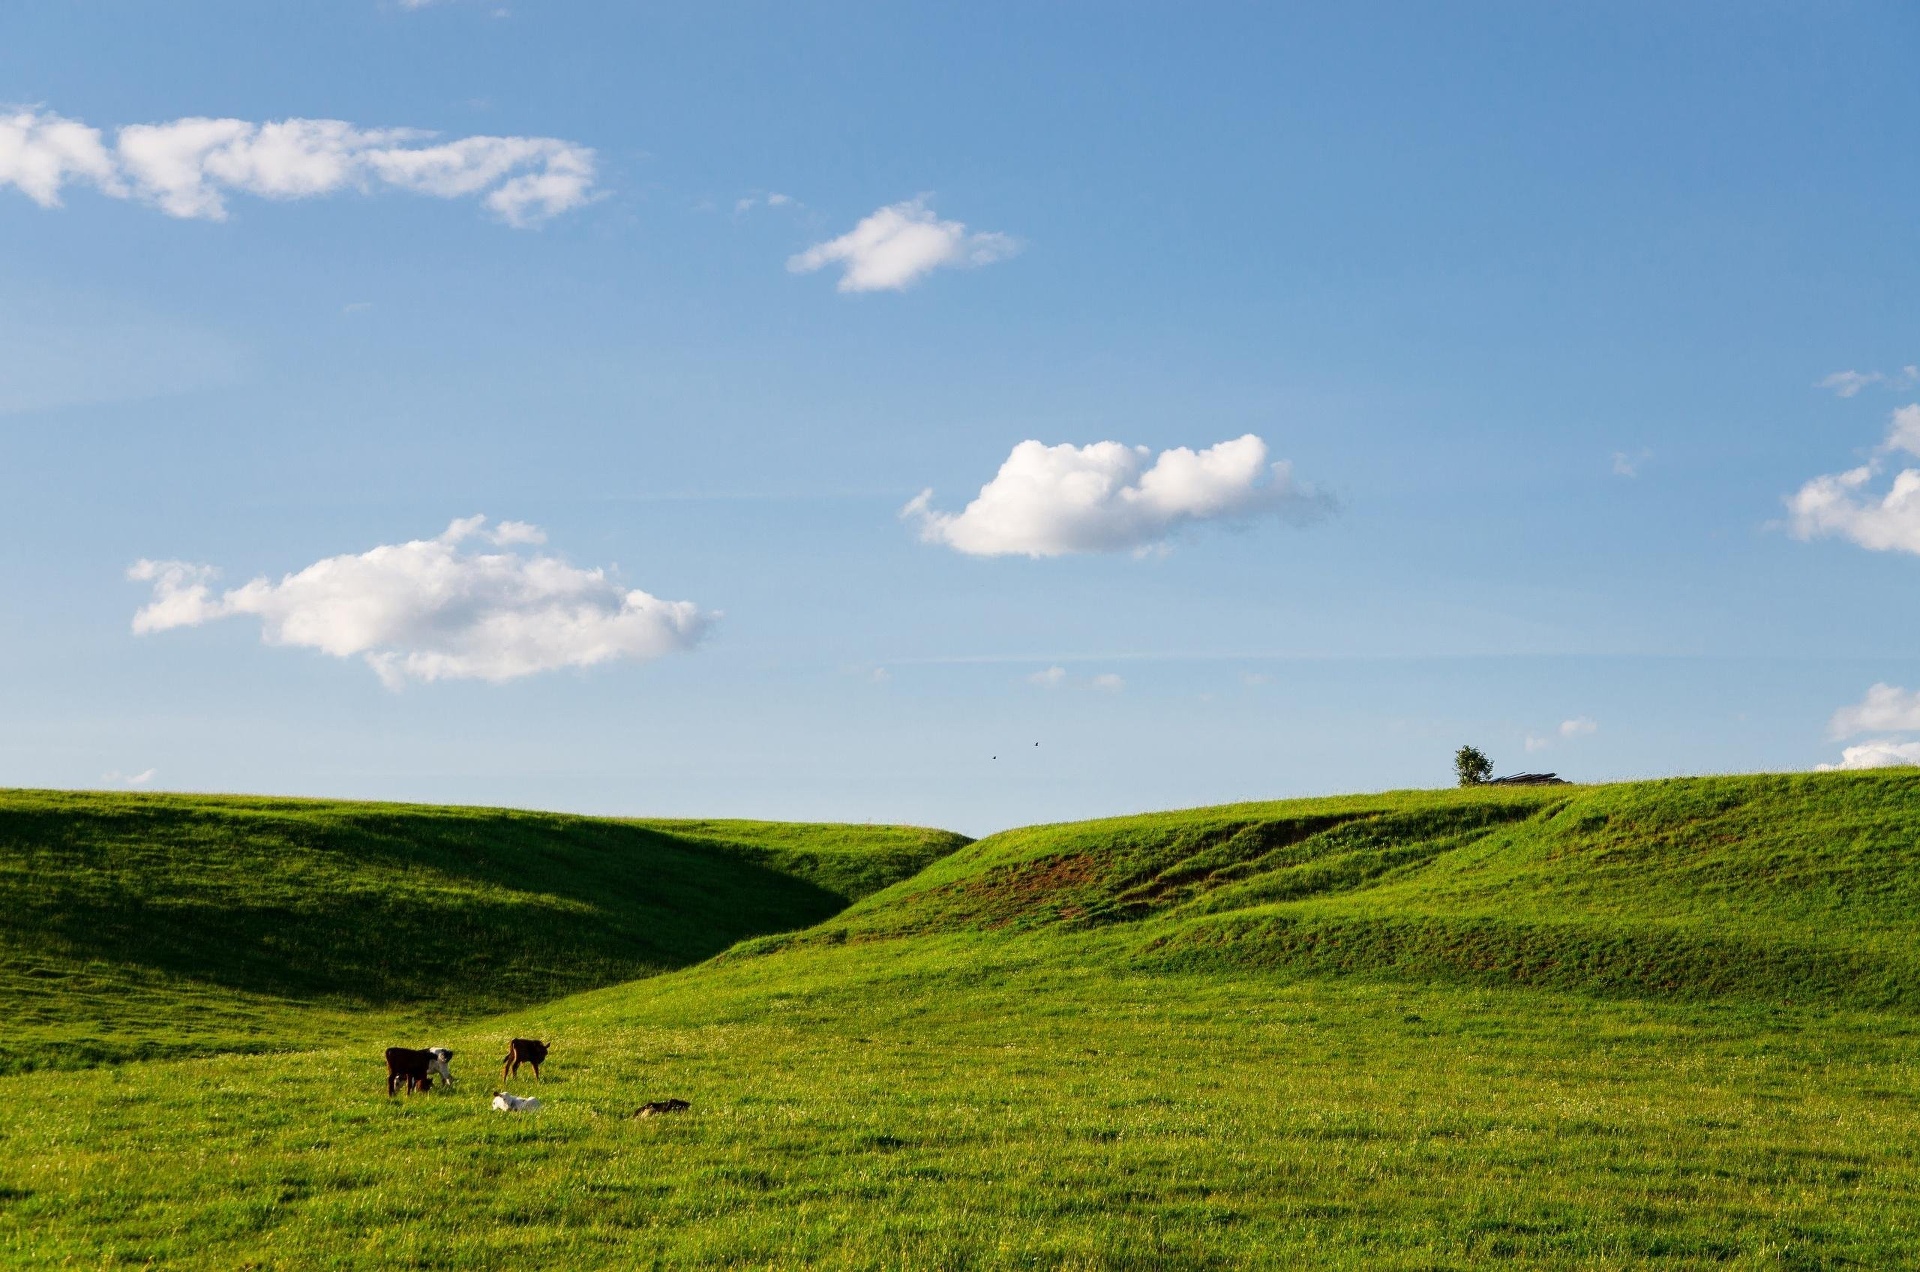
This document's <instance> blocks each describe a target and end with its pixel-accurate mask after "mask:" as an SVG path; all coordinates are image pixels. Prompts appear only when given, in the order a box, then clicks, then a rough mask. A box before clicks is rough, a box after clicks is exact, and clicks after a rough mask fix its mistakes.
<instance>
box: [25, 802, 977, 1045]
mask: <svg viewBox="0 0 1920 1272" xmlns="http://www.w3.org/2000/svg"><path fill="white" fill-rule="evenodd" d="M964 842H966V841H965V840H964V839H963V838H961V837H960V836H955V835H949V834H946V833H945V832H939V831H926V830H920V829H917V828H904V827H867V826H775V825H770V824H766V823H752V822H699V823H682V822H660V823H646V822H626V821H612V820H606V819H597V818H583V817H565V816H556V815H551V814H540V813H520V812H509V811H502V810H492V809H459V808H430V807H411V806H403V805H375V804H343V803H330V802H323V801H299V800H263V799H240V798H216V797H194V796H169V795H97V794H69V793H52V792H7V793H0V993H3V994H4V995H5V996H6V998H7V999H8V1001H9V1002H11V1003H14V1004H16V1005H17V1007H16V1012H15V1013H14V1020H12V1021H10V1022H9V1024H10V1029H9V1034H8V1036H7V1037H6V1038H4V1039H0V1068H4V1067H7V1066H9V1065H13V1066H17V1065H20V1064H24V1063H32V1062H36V1061H37V1060H38V1059H46V1058H52V1059H54V1060H56V1061H59V1060H65V1061H75V1060H78V1061H85V1060H91V1059H104V1058H112V1057H114V1056H118V1055H142V1054H155V1053H160V1052H166V1051H170V1050H178V1049H184V1050H206V1049H219V1048H227V1047H247V1046H262V1045H273V1044H276V1043H282V1044H283V1043H284V1042H285V1041H286V1040H287V1039H289V1038H290V1037H300V1036H304V1035H306V1034H308V1033H310V1032H311V1031H312V1030H314V1029H317V1028H320V1027H321V1021H322V1020H323V1019H324V1021H325V1022H326V1025H327V1027H338V1025H339V1023H340V1021H341V1020H342V1019H344V1013H349V1012H357V1011H365V1010H368V1009H375V1010H389V1011H392V1010H404V1011H409V1012H411V1013H413V1014H414V1015H416V1016H421V1015H430V1016H443V1015H446V1014H450V1013H457V1014H471V1013H477V1012H483V1011H490V1010H498V1009H502V1008H506V1007H511V1006H517V1005H522V1004H525V1003H528V1002H532V1001H536V1000H539V999H544V998H550V997H555V996H558V995H561V994H565V993H570V992H573V991H575V990H580V989H586V988H591V987H593V986H597V985H604V984H609V983H612V982H615V981H621V980H629V979H632V978H634V977H639V976H645V975H649V974H653V973H656V972H661V971H666V970H670V969H672V968H676V967H682V966H685V965H687V964H689V963H693V962H697V961H699V960H701V959H703V958H707V957H709V956H711V955H713V954H715V953H717V952H718V951H720V950H722V949H725V948H726V947H727V946H728V945H731V944H732V943H734V942H735V941H738V940H740V939H741V938H743V937H748V936H754V935H757V934H760V933H766V932H774V931H781V930H786V929H791V928H797V927H804V926H806V925H808V924H811V923H817V922H819V921H820V920H822V919H824V918H827V917H829V916H831V915H832V914H834V913H836V912H838V911H839V910H840V909H842V908H843V907H844V906H845V905H846V904H847V903H848V902H849V901H850V900H852V899H854V898H855V897H857V896H859V895H861V894H862V893H863V892H864V891H866V890H869V889H871V888H872V887H873V886H875V885H877V884H882V883H886V882H891V881H892V880H893V879H895V878H899V877H901V876H903V875H905V874H910V873H912V871H913V870H915V869H918V868H919V866H921V865H923V864H925V862H926V861H928V860H930V859H932V858H933V857H936V856H938V855H940V854H942V853H944V852H948V851H951V850H952V849H953V848H954V847H956V846H958V845H959V844H962V843H964ZM296 1009H298V1011H316V1012H319V1013H321V1015H319V1016H314V1017H312V1018H311V1019H307V1020H305V1022H304V1023H302V1020H301V1019H299V1018H297V1012H296ZM16 1025H17V1026H19V1027H17V1028H16V1027H14V1026H16ZM9 1053H11V1054H9Z"/></svg>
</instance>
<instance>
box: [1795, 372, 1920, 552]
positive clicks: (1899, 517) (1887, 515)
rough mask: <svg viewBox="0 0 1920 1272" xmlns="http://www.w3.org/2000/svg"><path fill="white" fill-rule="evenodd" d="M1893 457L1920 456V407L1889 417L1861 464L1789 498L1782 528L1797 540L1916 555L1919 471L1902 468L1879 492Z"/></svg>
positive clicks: (1919, 515) (1816, 480) (1818, 479)
mask: <svg viewBox="0 0 1920 1272" xmlns="http://www.w3.org/2000/svg"><path fill="white" fill-rule="evenodd" d="M1896 453H1903V454H1906V455H1920V404H1916V405H1912V406H1903V407H1901V408H1900V409H1899V410H1897V411H1895V412H1894V413H1893V416H1892V418H1891V420H1890V421H1889V423H1888V427H1887V436H1886V440H1885V441H1884V442H1882V443H1881V444H1880V446H1879V447H1878V448H1877V449H1876V450H1875V451H1874V453H1873V456H1872V457H1871V458H1870V459H1869V460H1868V461H1867V462H1866V463H1864V464H1861V465H1860V466H1859V467H1857V468H1849V469H1847V470H1846V471H1845V472H1840V473H1831V474H1828V475H1826V476H1823V477H1815V478H1814V479H1813V480H1812V481H1809V482H1807V483H1806V484H1805V485H1804V486H1802V487H1800V489H1799V490H1797V491H1795V492H1794V493H1793V494H1792V495H1789V496H1788V497H1787V514H1788V522H1787V524H1788V528H1789V529H1790V530H1791V531H1792V532H1793V534H1794V535H1795V536H1796V537H1798V538H1801V539H1814V538H1821V537H1824V536H1828V535H1834V536H1838V537H1839V538H1843V539H1849V540H1851V541H1853V542H1854V543H1857V544H1859V545H1860V546H1861V547H1863V548H1871V549H1873V550H1874V551H1876V552H1885V551H1897V552H1920V468H1906V467H1902V468H1901V469H1900V470H1899V471H1898V472H1896V473H1894V474H1893V477H1892V480H1891V481H1889V482H1887V483H1885V487H1884V489H1882V488H1881V478H1882V477H1883V476H1884V475H1885V473H1886V470H1887V468H1888V466H1889V465H1888V457H1889V456H1891V455H1894V454H1896Z"/></svg>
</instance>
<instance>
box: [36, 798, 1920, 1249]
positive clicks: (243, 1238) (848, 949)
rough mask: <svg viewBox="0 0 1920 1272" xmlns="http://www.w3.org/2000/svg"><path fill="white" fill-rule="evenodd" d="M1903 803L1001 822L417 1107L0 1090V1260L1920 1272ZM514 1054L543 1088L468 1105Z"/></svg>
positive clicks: (336, 1072) (647, 985)
mask: <svg viewBox="0 0 1920 1272" xmlns="http://www.w3.org/2000/svg"><path fill="white" fill-rule="evenodd" d="M1917 811H1920V781H1917V780H1916V777H1915V775H1913V774H1900V773H1879V774H1862V775H1823V776H1819V777H1810V778H1794V777H1778V778H1737V779H1712V780H1702V781H1697V782H1696V781H1686V782H1662V783H1641V784H1632V785H1623V786H1617V787H1601V788H1560V789H1554V790H1532V791H1500V790H1495V791H1479V792H1476V791H1465V792H1438V793H1426V794H1418V793H1401V794H1394V795H1386V796H1366V797H1353V798H1348V799H1340V800H1325V801H1292V802H1285V803H1275V804H1261V805H1245V806H1237V807H1232V808H1220V809H1203V810H1194V811H1191V812H1185V813H1175V814H1162V815H1155V816H1151V817H1138V818H1123V819H1113V820H1110V821H1106V822H1098V823H1080V824H1076V825H1070V826H1054V827H1037V828H1032V829H1029V830H1024V831H1017V832H1010V833H1008V834H1005V835H999V836H994V837H992V838H991V839H988V840H982V841H980V842H979V843H977V844H973V845H971V846H968V847H966V848H963V849H961V850H960V851H959V852H956V853H952V854H950V855H946V856H942V857H940V858H939V859H938V860H936V861H934V862H933V863H932V864H931V865H930V866H928V867H927V868H926V869H925V870H923V871H921V872H920V873H919V874H917V875H915V876H914V877H912V878H910V879H906V880H903V881H900V882H897V883H894V884H893V885H891V886H889V887H887V888H884V889H881V890H879V891H877V892H874V893H872V894H871V895H869V896H867V897H866V898H865V899H864V900H861V901H859V902H857V903H856V904H854V905H853V906H851V907H850V908H848V909H846V910H844V911H842V912H840V913H838V914H836V915H834V916H833V917H831V918H829V919H827V920H825V921H824V922H822V923H821V924H819V925H818V926H816V927H814V928H812V929H809V930H807V931H806V932H804V933H802V934H799V935H797V936H793V935H789V936H771V937H763V938H759V939H756V940H751V941H748V942H746V943H744V944H742V945H740V946H736V947H734V950H733V951H732V952H730V953H729V954H728V955H727V956H725V957H721V958H717V959H709V960H707V961H705V962H703V963H701V964H699V965H697V966H693V967H688V968H685V969H683V970H680V971H677V972H674V973H672V974H670V975H662V976H655V977H652V978H650V979H645V980H640V981H635V982H632V983H627V984H621V985H616V986H611V987H607V988H604V989H599V990H595V991H592V992H588V993H584V994H581V995H577V996H573V997H569V998H564V999H559V1000H556V1001H550V1002H545V1003H541V1004H539V1005H536V1006H530V1007H526V1008H523V1009H522V1010H520V1011H518V1012H516V1013H514V1014H511V1015H508V1016H504V1017H499V1018H494V1019H487V1020H474V1021H470V1022H468V1023H466V1024H463V1025H459V1026H456V1027H453V1028H450V1029H448V1030H446V1031H445V1033H444V1035H443V1036H444V1037H445V1040H446V1041H447V1042H448V1043H449V1044H450V1045H452V1046H453V1047H454V1048H455V1049H456V1051H458V1052H459V1053H460V1054H461V1055H462V1056H464V1057H467V1061H466V1062H464V1063H463V1062H462V1061H459V1060H456V1063H455V1069H456V1072H459V1073H461V1074H462V1076H463V1081H462V1082H461V1084H460V1085H459V1086H458V1087H457V1088H456V1089H455V1090H454V1091H453V1092H451V1093H442V1092H436V1093H434V1094H432V1095H429V1096H425V1097H420V1098H415V1099H412V1100H406V1099H395V1100H388V1099H387V1098H386V1097H385V1095H384V1094H383V1089H382V1084H381V1069H380V1060H379V1051H378V1047H377V1046H376V1045H374V1041H373V1040H372V1039H367V1040H365V1041H355V1042H354V1043H353V1045H341V1046H337V1047H332V1048H329V1049H324V1050H308V1051H304V1052H297V1053H288V1054H277V1055H266V1056H227V1057H219V1058H213V1059H201V1060H183V1061H170V1062H154V1063H144V1064H135V1065H126V1066H122V1067H117V1068H111V1069H104V1070H96V1071H93V1072H90V1073H58V1072H50V1073H32V1074H22V1075H16V1076H13V1077H6V1078H0V1101H5V1103H6V1106H7V1108H8V1109H9V1117H8V1118H7V1119H4V1120H0V1259H4V1260H6V1261H10V1262H13V1263H16V1264H20V1265H25V1266H56V1265H67V1264H74V1263H86V1264H102V1265H144V1264H162V1265H167V1266H183V1267H236V1266H251V1267H289V1268H291V1267H308V1266H334V1267H368V1268H373V1267H383V1268H384V1267H493V1266H505V1265H508V1264H513V1265H523V1264H524V1265H546V1266H566V1267H593V1266H606V1267H634V1266H656V1267H658V1266H686V1267H692V1266H732V1267H773V1268H779V1267H801V1266H818V1267H834V1268H895V1267H916V1268H918V1267H940V1268H1015V1267H1066V1268H1142V1269H1145V1268H1195V1269H1201V1268H1209V1269H1210V1268H1267V1267H1327V1268H1354V1269H1361V1268H1369V1269H1370V1268H1407V1269H1415V1268H1418V1269H1437V1268H1477V1267H1483V1266H1486V1265H1488V1264H1493V1263H1505V1264H1507V1265H1509V1266H1519V1267H1545V1268H1629V1267H1631V1268H1642V1267H1650V1266H1651V1267H1671V1268H1694V1267H1702V1266H1716V1267H1729V1268H1827V1267H1872V1268H1898V1267H1913V1266H1920V1259H1917V1258H1916V1255H1915V1254H1914V1251H1915V1250H1920V1060H1917V1059H1916V1056H1920V1046H1917V1045H1916V1044H1920V1015H1916V1014H1915V1013H1913V1012H1912V1011H1911V1006H1912V1004H1911V1003H1910V1001H1909V1000H1908V999H1907V998H1906V997H1904V996H1903V995H1902V994H1901V993H1899V992H1897V988H1896V987H1891V983H1890V981H1889V980H1888V979H1887V978H1888V977H1890V976H1892V975H1893V974H1894V973H1895V972H1897V970H1898V969H1899V968H1901V967H1904V966H1907V964H1906V963H1904V962H1903V960H1904V959H1906V958H1907V957H1908V956H1907V955H1906V954H1905V953H1904V951H1903V949H1902V941H1903V939H1906V938H1908V937H1910V936H1911V935H1912V925H1913V923H1914V922H1915V919H1914V918H1913V917H1910V916H1913V915H1915V914H1916V913H1920V911H1917V910H1916V909H1915V908H1914V907H1913V906H1912V905H1911V904H1910V901H1911V899H1912V888H1913V881H1914V875H1915V868H1916V867H1915V860H1914V858H1915V853H1916V848H1915V846H1914V844H1913V836H1912V831H1911V829H1910V828H1912V827H1914V826H1920V819H1917V818H1916V817H1915V813H1916V812H1917ZM687 833H693V832H687ZM766 833H767V834H768V835H770V836H773V837H774V838H776V839H777V838H779V837H780V836H782V835H784V834H785V832H783V831H773V830H769V831H767V832H766ZM1422 933H1427V934H1430V938H1429V939H1428V943H1427V944H1424V945H1423V944H1420V942H1419V940H1418V939H1416V938H1418V937H1419V934H1422ZM1515 949H1517V950H1519V951H1520V953H1521V954H1522V955H1523V956H1522V957H1516V956H1513V955H1511V954H1509V953H1506V951H1511V950H1515ZM1489 950H1491V951H1494V952H1495V953H1496V954H1497V955H1499V957H1496V958H1494V959H1492V960H1491V961H1484V960H1485V955H1486V954H1487V952H1488V951H1489ZM1702 950H1709V951H1718V952H1719V957H1720V958H1721V959H1722V960H1723V961H1724V960H1729V959H1734V960H1737V959H1748V960H1751V961H1750V962H1748V963H1746V964H1745V965H1741V966H1736V967H1734V968H1733V970H1731V971H1728V970H1725V969H1722V968H1717V967H1715V966H1714V965H1712V964H1711V963H1708V962H1704V961H1701V955H1700V951H1702ZM1782 950H1785V951H1797V953H1793V954H1792V956H1791V957H1788V956H1786V955H1781V954H1780V953H1779V951H1782ZM1796 960H1797V961H1796ZM1808 960H1811V961H1808ZM1835 968H1841V969H1854V970H1855V971H1856V972H1857V973H1858V974H1856V975H1852V976H1851V977H1848V976H1836V975H1835V974H1834V971H1833V969H1835ZM1623 969H1625V970H1624V971H1623ZM1809 969H1811V970H1809ZM1863 969H1864V970H1863ZM1330 972H1332V973H1338V974H1336V975H1329V974H1328V973H1330ZM1629 972H1630V973H1631V974H1627V973H1629ZM1354 973H1358V974H1354ZM1788 997H1791V998H1792V1001H1791V1003H1789V1002H1788V1001H1787V998H1788ZM520 1032H527V1033H533V1034H537V1035H540V1036H543V1037H549V1038H551V1039H552V1040H553V1041H554V1046H555V1050H554V1056H553V1062H552V1064H551V1065H550V1066H549V1068H548V1070H547V1081H546V1082H544V1083H543V1084H541V1086H540V1087H539V1088H538V1093H539V1094H540V1095H541V1096H542V1097H543V1098H544V1099H545V1101H546V1105H547V1107H546V1108H545V1109H544V1110H543V1111H542V1112H541V1113H539V1114H536V1115H532V1116H509V1115H500V1114H494V1113H491V1112H489V1111H488V1110H487V1107H486V1092H487V1090H488V1081H487V1077H488V1075H487V1074H486V1073H485V1072H484V1068H482V1069H480V1070H478V1071H477V1070H476V1068H475V1067H474V1064H473V1063H472V1061H473V1058H474V1057H480V1058H481V1060H482V1063H483V1064H484V1061H485V1060H490V1059H492V1057H493V1056H495V1055H497V1054H498V1047H499V1043H500V1041H501V1039H503V1038H505V1037H506V1036H508V1035H510V1034H512V1033H520ZM528 1085H529V1087H530V1086H531V1084H528ZM518 1089H520V1088H518V1087H517V1088H516V1090H518ZM666 1096H679V1097H682V1098H686V1099H689V1100H691V1101H692V1103H693V1109H692V1111H691V1112H690V1113H687V1114H684V1115H679V1116H676V1117H671V1118H664V1119H653V1120H644V1121H637V1120H633V1119H631V1118H630V1117H628V1116H627V1114H629V1113H630V1112H631V1111H632V1110H633V1109H634V1108H635V1107H636V1106H637V1105H638V1104H640V1103H641V1102H642V1101H645V1100H650V1099H657V1098H662V1097H666Z"/></svg>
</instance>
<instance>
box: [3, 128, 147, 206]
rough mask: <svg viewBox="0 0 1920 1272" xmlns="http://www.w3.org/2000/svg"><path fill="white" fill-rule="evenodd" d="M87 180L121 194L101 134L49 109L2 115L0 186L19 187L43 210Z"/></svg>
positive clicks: (117, 176) (90, 183)
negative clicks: (69, 186) (68, 188)
mask: <svg viewBox="0 0 1920 1272" xmlns="http://www.w3.org/2000/svg"><path fill="white" fill-rule="evenodd" d="M69 182H86V183H87V184H89V185H93V186H97V187H98V188H100V189H102V190H105V191H107V192H108V193H110V194H123V193H125V189H124V187H123V186H121V184H120V181H119V175H118V172H117V171H116V169H115V168H114V163H113V156H111V155H109V154H108V153H107V147H106V145H105V143H104V142H103V141H102V140H101V138H100V130H99V129H97V128H89V127H87V126H86V125H85V124H83V123H80V122H78V121H77V120H72V119H63V118H61V117H60V116H59V115H55V114H53V113H51V112H48V111H41V110H15V111H13V113H11V114H5V115H0V186H9V185H11V186H16V187H18V188H19V190H20V192H21V193H22V194H24V195H26V196H27V197H28V198H29V199H32V200H33V201H34V202H35V203H38V204H39V205H40V206H41V207H43V208H57V207H59V206H60V188H61V187H62V186H64V185H67V184H68V183H69Z"/></svg>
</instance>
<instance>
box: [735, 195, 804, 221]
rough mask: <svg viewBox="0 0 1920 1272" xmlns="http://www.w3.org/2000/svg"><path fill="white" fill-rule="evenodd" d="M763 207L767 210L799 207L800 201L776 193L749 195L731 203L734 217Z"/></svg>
mask: <svg viewBox="0 0 1920 1272" xmlns="http://www.w3.org/2000/svg"><path fill="white" fill-rule="evenodd" d="M763 206H764V207H769V208H789V207H798V206H800V201H799V200H798V199H796V198H794V197H793V196H792V195H790V194H780V193H777V192H776V193H773V194H749V195H746V196H745V197H743V198H739V199H735V200H734V201H733V210H734V213H735V214H736V215H738V214H740V213H743V212H751V211H753V209H755V208H757V207H763Z"/></svg>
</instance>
